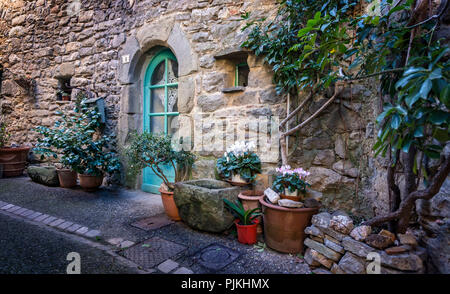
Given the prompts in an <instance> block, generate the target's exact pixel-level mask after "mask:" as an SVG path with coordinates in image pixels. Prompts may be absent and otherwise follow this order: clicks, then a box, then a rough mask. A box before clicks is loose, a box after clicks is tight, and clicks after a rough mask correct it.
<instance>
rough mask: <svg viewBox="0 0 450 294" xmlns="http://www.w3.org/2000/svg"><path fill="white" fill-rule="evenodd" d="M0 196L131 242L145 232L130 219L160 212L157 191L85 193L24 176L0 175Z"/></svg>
mask: <svg viewBox="0 0 450 294" xmlns="http://www.w3.org/2000/svg"><path fill="white" fill-rule="evenodd" d="M0 200H2V201H5V202H7V203H12V204H14V205H18V206H21V207H25V208H28V209H31V210H34V211H38V212H41V213H46V214H49V215H52V216H55V217H59V218H63V219H66V220H69V221H71V222H74V223H78V224H80V225H83V226H86V227H89V228H90V229H96V230H100V231H101V232H102V237H103V238H105V239H109V238H115V237H120V238H124V239H126V240H130V241H133V242H137V241H139V240H142V238H145V236H146V232H145V231H142V230H140V229H137V228H134V227H132V226H130V223H133V222H134V221H136V220H139V219H142V218H145V217H150V216H153V215H156V214H160V213H163V212H164V208H163V206H162V203H161V197H160V196H159V195H154V194H149V193H144V192H138V191H129V190H126V189H118V190H110V189H100V190H99V191H97V192H95V193H87V192H84V191H83V190H81V189H64V188H54V187H47V186H43V185H40V184H36V183H34V182H32V181H31V180H30V179H29V178H27V177H20V178H4V179H0Z"/></svg>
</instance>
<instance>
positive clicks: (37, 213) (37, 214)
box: [27, 212, 42, 220]
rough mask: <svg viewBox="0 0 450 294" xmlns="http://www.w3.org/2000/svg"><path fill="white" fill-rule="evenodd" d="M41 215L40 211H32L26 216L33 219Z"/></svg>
mask: <svg viewBox="0 0 450 294" xmlns="http://www.w3.org/2000/svg"><path fill="white" fill-rule="evenodd" d="M41 215H42V213H40V212H35V213H32V214H30V215H29V216H27V218H28V219H31V220H33V219H35V218H37V217H39V216H41Z"/></svg>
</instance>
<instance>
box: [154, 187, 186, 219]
mask: <svg viewBox="0 0 450 294" xmlns="http://www.w3.org/2000/svg"><path fill="white" fill-rule="evenodd" d="M159 192H160V193H161V200H162V203H163V206H164V210H165V211H166V214H167V216H168V217H169V218H170V219H171V220H174V221H179V220H181V218H180V215H179V213H178V208H177V206H176V205H175V200H174V199H173V192H169V191H165V190H162V189H161V188H160V189H159Z"/></svg>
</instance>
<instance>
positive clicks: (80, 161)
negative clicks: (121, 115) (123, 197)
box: [35, 103, 121, 176]
mask: <svg viewBox="0 0 450 294" xmlns="http://www.w3.org/2000/svg"><path fill="white" fill-rule="evenodd" d="M102 128H103V124H102V123H101V117H100V114H99V112H98V109H97V108H96V107H91V106H88V105H87V104H83V103H80V104H78V105H77V106H76V107H75V109H74V112H73V113H69V114H62V113H61V119H60V120H58V121H56V123H55V125H54V127H53V128H47V127H43V126H39V127H37V128H36V131H37V132H38V133H39V134H41V135H42V137H41V138H39V139H38V143H37V145H36V148H35V152H36V153H38V154H39V153H40V154H41V158H42V159H44V158H45V157H53V158H58V156H60V162H61V163H62V164H63V165H64V166H65V167H68V168H71V169H72V170H73V171H76V172H78V173H80V174H86V175H95V176H100V175H103V174H104V173H109V174H110V175H113V174H117V173H119V172H120V169H121V164H120V161H119V157H118V155H117V153H116V152H115V151H114V147H115V141H114V140H113V135H104V134H103V135H102V134H101V129H102Z"/></svg>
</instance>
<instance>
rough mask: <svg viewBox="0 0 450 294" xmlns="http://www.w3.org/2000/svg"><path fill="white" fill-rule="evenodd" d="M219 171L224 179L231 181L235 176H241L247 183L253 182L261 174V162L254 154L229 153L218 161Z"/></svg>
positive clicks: (249, 152)
mask: <svg viewBox="0 0 450 294" xmlns="http://www.w3.org/2000/svg"><path fill="white" fill-rule="evenodd" d="M216 167H217V171H218V173H219V175H221V176H222V177H223V178H226V179H229V178H231V177H232V176H233V174H239V175H240V176H241V177H242V178H243V179H244V180H245V181H247V182H252V181H254V180H255V178H256V175H257V174H260V173H261V160H260V159H259V157H258V155H257V154H256V153H254V152H251V151H248V152H244V153H243V154H242V155H235V154H234V152H229V153H227V156H222V157H221V158H219V159H218V160H217V164H216Z"/></svg>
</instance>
